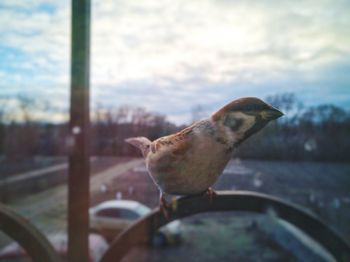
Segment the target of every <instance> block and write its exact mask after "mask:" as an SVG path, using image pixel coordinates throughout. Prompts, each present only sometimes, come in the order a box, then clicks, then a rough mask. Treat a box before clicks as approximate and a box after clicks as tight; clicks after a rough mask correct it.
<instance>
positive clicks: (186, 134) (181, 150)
mask: <svg viewBox="0 0 350 262" xmlns="http://www.w3.org/2000/svg"><path fill="white" fill-rule="evenodd" d="M193 127H194V126H190V127H187V128H185V129H183V130H181V131H180V132H178V133H175V134H173V135H169V136H164V137H161V138H159V139H157V140H155V141H154V142H153V143H152V144H151V151H152V152H153V153H156V152H158V151H159V150H161V149H166V150H165V151H168V152H170V153H172V154H174V155H183V154H185V153H186V151H187V150H188V149H189V148H190V147H191V145H192V142H193V141H192V140H193V136H192V133H193Z"/></svg>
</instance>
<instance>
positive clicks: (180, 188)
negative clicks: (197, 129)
mask: <svg viewBox="0 0 350 262" xmlns="http://www.w3.org/2000/svg"><path fill="white" fill-rule="evenodd" d="M230 157H231V152H228V151H227V148H226V147H224V146H223V145H222V144H220V143H218V142H217V141H216V140H215V139H212V138H211V137H206V136H199V138H198V139H196V140H195V141H194V144H192V145H191V146H190V147H189V149H188V150H187V151H186V152H184V153H183V154H175V153H174V152H172V151H171V148H170V147H169V148H163V149H160V150H159V151H158V152H156V153H155V154H152V153H150V154H149V156H148V157H147V160H146V162H147V168H148V170H149V172H150V174H151V176H152V177H153V179H154V181H155V182H156V184H157V185H158V186H159V187H160V189H161V190H162V191H163V192H165V193H168V194H176V195H192V194H199V193H201V192H204V191H205V190H206V189H208V187H210V186H211V185H213V184H214V183H215V181H216V180H217V178H218V177H219V175H220V174H221V173H222V171H223V169H224V168H225V166H226V164H227V162H228V160H229V159H230Z"/></svg>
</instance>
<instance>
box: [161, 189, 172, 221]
mask: <svg viewBox="0 0 350 262" xmlns="http://www.w3.org/2000/svg"><path fill="white" fill-rule="evenodd" d="M159 209H160V212H162V213H163V215H164V217H165V219H166V220H170V217H169V212H168V209H169V204H168V203H167V202H166V200H165V198H164V196H163V194H162V193H161V194H160V197H159Z"/></svg>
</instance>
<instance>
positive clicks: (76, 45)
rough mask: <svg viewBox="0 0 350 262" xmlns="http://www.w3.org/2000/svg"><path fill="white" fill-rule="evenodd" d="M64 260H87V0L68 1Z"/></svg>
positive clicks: (88, 20) (74, 261) (88, 166)
mask: <svg viewBox="0 0 350 262" xmlns="http://www.w3.org/2000/svg"><path fill="white" fill-rule="evenodd" d="M71 28H72V32H71V48H72V49H71V86H70V88H71V99H70V125H69V127H70V130H69V132H70V133H69V135H70V141H72V142H73V143H72V144H71V150H70V153H69V154H70V155H69V178H68V260H69V261H71V262H76V261H88V260H89V259H88V227H89V216H88V208H89V203H90V197H89V174H90V163H89V125H90V119H89V114H90V112H89V73H90V72H89V71H90V70H89V67H90V0H72V26H71Z"/></svg>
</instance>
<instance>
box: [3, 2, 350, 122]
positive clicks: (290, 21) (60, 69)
mask: <svg viewBox="0 0 350 262" xmlns="http://www.w3.org/2000/svg"><path fill="white" fill-rule="evenodd" d="M92 2H93V6H92V11H93V13H92V34H91V35H92V38H91V103H92V105H95V104H97V103H100V104H105V105H108V106H119V105H123V104H131V105H138V106H143V107H146V108H147V109H149V110H153V111H158V112H161V113H163V114H165V115H167V116H168V118H169V119H170V120H172V121H175V122H177V123H186V122H187V123H188V122H189V121H190V119H191V115H190V113H191V108H192V107H194V106H196V105H198V104H200V105H202V106H203V107H204V108H205V110H207V112H208V114H209V113H210V112H212V111H214V110H216V109H217V108H219V107H220V106H221V105H223V104H225V103H226V102H229V101H231V100H233V99H235V98H237V97H241V96H258V97H261V98H264V97H266V96H267V95H272V94H276V93H283V92H295V93H296V94H297V95H298V96H299V98H300V99H302V101H303V102H304V103H305V104H306V105H317V104H320V103H333V104H336V105H339V106H342V107H345V108H347V109H349V108H350V29H349V28H350V2H349V1H347V0H344V1H342V0H312V1H311V0H309V1H270V0H262V1H261V0H260V1H229V0H217V1H214V0H191V1H188V0H176V1H158V0H144V1H126V0H124V1H121V0H118V1H117V0H116V1H112V0H110V1H107V0H105V1H92ZM70 12H71V11H70V2H69V1H55V0H26V1H15V0H2V1H1V3H0V57H1V59H0V96H2V97H3V96H6V97H15V96H16V95H18V94H29V95H31V96H35V97H38V98H41V97H42V98H44V99H49V100H50V104H52V105H54V106H55V107H58V108H65V107H67V104H68V100H69V97H68V95H69V92H68V91H69V52H70V49H69V44H70V39H69V37H70V35H69V34H70ZM38 117H44V118H45V117H46V118H49V119H53V118H55V119H56V120H59V119H60V117H59V116H58V115H57V116H54V117H53V116H52V115H50V116H49V115H47V114H45V112H41V113H39V112H38Z"/></svg>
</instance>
